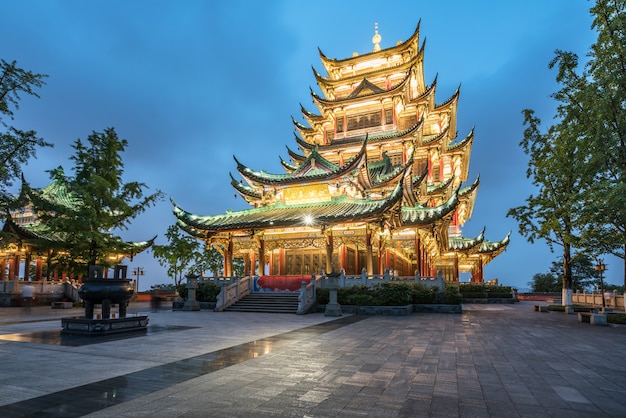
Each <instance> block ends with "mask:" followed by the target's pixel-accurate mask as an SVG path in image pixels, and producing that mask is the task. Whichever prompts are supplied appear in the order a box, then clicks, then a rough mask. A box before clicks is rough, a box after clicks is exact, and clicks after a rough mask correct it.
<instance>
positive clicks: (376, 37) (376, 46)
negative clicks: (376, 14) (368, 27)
mask: <svg viewBox="0 0 626 418" xmlns="http://www.w3.org/2000/svg"><path fill="white" fill-rule="evenodd" d="M374 32H375V33H374V36H372V43H373V44H374V52H377V51H380V41H382V39H383V37H382V36H380V35H379V34H378V23H374Z"/></svg>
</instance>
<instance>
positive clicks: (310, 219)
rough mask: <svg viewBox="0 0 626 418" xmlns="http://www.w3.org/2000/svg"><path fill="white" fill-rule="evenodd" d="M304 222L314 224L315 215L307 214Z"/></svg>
mask: <svg viewBox="0 0 626 418" xmlns="http://www.w3.org/2000/svg"><path fill="white" fill-rule="evenodd" d="M304 224H305V225H312V224H313V217H312V216H311V215H305V216H304Z"/></svg>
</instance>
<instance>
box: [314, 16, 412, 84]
mask: <svg viewBox="0 0 626 418" xmlns="http://www.w3.org/2000/svg"><path fill="white" fill-rule="evenodd" d="M420 24H421V20H420V22H418V24H417V27H416V28H415V31H414V32H413V34H412V35H411V37H409V39H407V40H406V41H404V42H402V43H400V44H399V45H395V46H392V47H390V48H385V49H381V50H380V51H376V52H369V53H366V54H363V55H358V56H355V57H349V58H345V59H336V58H328V57H326V55H324V53H323V52H322V50H321V49H320V48H318V52H319V56H320V59H321V61H322V65H324V68H325V69H326V72H327V73H328V74H329V76H330V78H334V79H336V78H341V77H340V75H339V72H340V70H341V69H342V68H350V67H356V66H358V64H360V63H362V62H365V61H370V60H372V59H375V58H382V59H386V58H387V57H391V56H393V55H404V54H408V55H409V57H410V56H412V55H413V54H415V53H416V52H418V51H419V32H420Z"/></svg>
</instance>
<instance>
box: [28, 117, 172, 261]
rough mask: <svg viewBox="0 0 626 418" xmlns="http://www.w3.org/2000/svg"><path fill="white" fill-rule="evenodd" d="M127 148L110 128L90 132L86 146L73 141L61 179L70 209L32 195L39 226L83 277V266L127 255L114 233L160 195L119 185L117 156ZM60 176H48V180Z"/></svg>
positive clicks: (126, 245) (119, 158)
mask: <svg viewBox="0 0 626 418" xmlns="http://www.w3.org/2000/svg"><path fill="white" fill-rule="evenodd" d="M127 145H128V141H127V140H125V139H120V138H119V137H118V135H117V133H116V132H115V130H114V129H113V128H108V129H105V130H104V132H101V133H99V132H95V131H94V132H93V133H92V134H91V135H89V136H88V137H87V142H86V143H84V142H83V141H81V140H80V139H77V140H76V141H75V143H74V145H73V146H72V147H73V148H74V151H75V154H74V155H73V156H72V157H70V159H71V160H72V161H74V164H75V166H74V170H73V171H74V175H73V176H66V175H65V174H63V179H62V180H63V181H65V183H66V185H67V189H68V190H69V193H70V196H68V198H69V199H71V201H72V202H73V204H69V205H68V204H66V203H64V202H57V201H55V202H50V201H49V200H46V199H45V198H42V197H40V196H38V195H37V194H36V193H34V194H32V196H33V197H34V200H35V201H34V202H33V203H34V205H35V207H36V208H38V209H39V216H40V218H41V219H42V222H43V223H44V224H46V225H47V226H48V227H49V228H50V229H51V230H52V231H54V232H56V234H58V235H59V236H62V237H63V247H64V249H65V250H66V254H67V255H66V257H67V260H66V261H67V264H68V265H69V266H72V267H73V269H74V271H76V272H82V273H85V272H86V271H87V266H88V265H96V264H100V265H103V266H110V265H111V264H112V261H111V260H109V259H108V255H109V254H111V253H118V254H129V253H130V252H132V248H131V244H130V243H126V242H124V241H123V240H122V238H121V237H119V236H118V235H115V234H114V232H115V231H119V230H123V229H128V226H129V225H130V222H131V220H132V219H134V218H135V217H136V216H137V215H139V214H140V213H142V212H144V211H145V210H146V209H147V208H148V207H150V206H152V205H154V204H155V203H156V202H157V201H158V200H159V199H161V198H162V193H161V192H160V191H156V192H155V193H152V194H147V195H146V194H144V190H145V189H146V188H147V186H146V185H145V184H144V183H140V182H128V183H125V182H124V181H123V179H122V175H123V173H124V163H123V161H122V153H123V152H124V150H125V149H126V146H127ZM60 175H61V174H60V173H59V171H58V170H53V176H60Z"/></svg>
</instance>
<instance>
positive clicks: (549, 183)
mask: <svg viewBox="0 0 626 418" xmlns="http://www.w3.org/2000/svg"><path fill="white" fill-rule="evenodd" d="M555 63H556V61H553V62H552V63H551V66H553V65H555ZM523 113H524V122H525V124H526V125H527V127H526V129H525V130H524V139H523V140H522V141H521V143H520V145H521V146H522V148H523V149H524V152H525V153H526V154H527V155H528V156H529V157H530V159H529V163H528V169H527V171H526V176H527V177H528V178H531V179H532V183H533V184H534V185H535V186H536V187H537V192H536V194H534V195H531V196H529V197H528V198H527V199H526V204H525V205H523V206H519V207H516V208H512V209H510V210H509V212H508V213H507V216H511V217H513V218H515V219H516V220H517V222H518V224H519V231H520V234H521V235H523V236H526V238H527V239H528V241H530V242H535V240H539V239H543V240H545V241H546V242H547V243H548V246H549V247H550V249H551V250H553V248H554V246H555V245H556V246H559V247H561V254H562V259H563V275H562V289H564V290H571V289H572V271H571V262H572V247H573V246H575V245H576V244H577V243H578V240H579V234H580V231H579V230H578V229H577V228H578V225H580V222H579V219H580V212H581V206H582V200H583V198H582V196H581V194H582V193H584V185H585V179H583V178H582V177H581V169H580V167H581V166H582V165H583V164H584V159H585V156H584V155H582V153H581V150H580V148H579V146H578V143H577V142H578V138H579V135H578V134H577V133H576V130H577V129H578V127H577V126H575V125H573V124H569V123H565V122H564V121H561V122H559V123H556V124H555V125H552V126H550V127H548V129H547V131H546V132H545V133H542V132H541V131H540V129H539V127H540V124H541V121H540V120H539V119H538V118H537V117H535V116H534V112H533V111H532V110H528V109H526V110H524V112H523ZM563 303H564V304H567V305H570V304H571V301H568V300H567V296H564V297H563Z"/></svg>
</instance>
